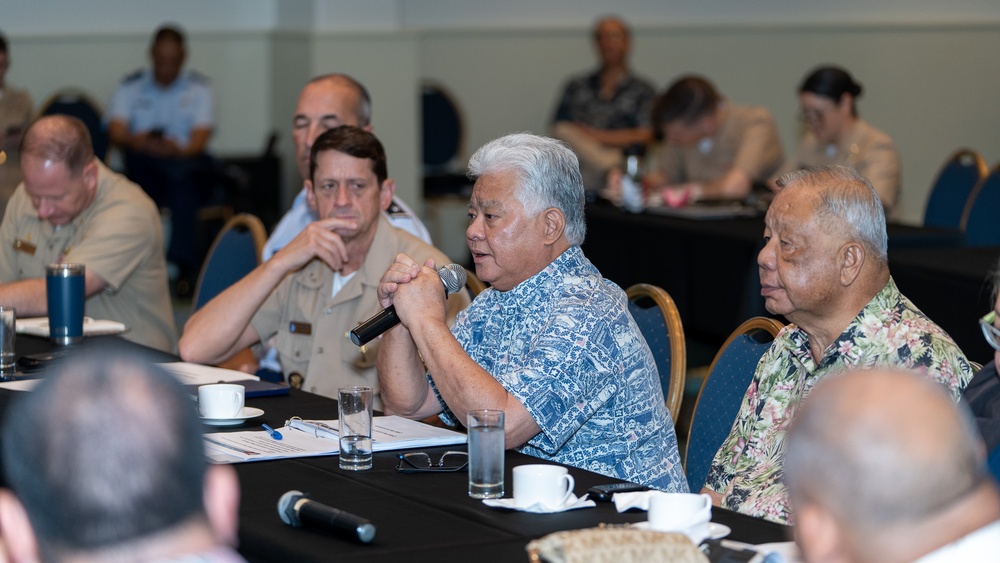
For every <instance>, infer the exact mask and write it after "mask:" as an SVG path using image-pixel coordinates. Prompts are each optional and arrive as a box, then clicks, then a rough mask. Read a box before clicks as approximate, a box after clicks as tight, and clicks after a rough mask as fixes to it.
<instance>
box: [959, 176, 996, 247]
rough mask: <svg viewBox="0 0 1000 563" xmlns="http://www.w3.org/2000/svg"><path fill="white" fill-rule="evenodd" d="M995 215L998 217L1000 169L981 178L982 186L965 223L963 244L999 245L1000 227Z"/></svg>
mask: <svg viewBox="0 0 1000 563" xmlns="http://www.w3.org/2000/svg"><path fill="white" fill-rule="evenodd" d="M997 217H1000V171H997V170H994V171H993V172H992V173H991V174H990V175H989V176H987V177H986V179H985V180H983V185H982V188H980V190H979V193H978V194H976V200H975V201H974V202H973V204H972V209H971V210H970V212H969V220H968V222H967V223H966V225H965V244H966V245H967V246H997V245H1000V229H998V228H997V225H996V221H997Z"/></svg>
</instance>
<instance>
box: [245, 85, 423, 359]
mask: <svg viewBox="0 0 1000 563" xmlns="http://www.w3.org/2000/svg"><path fill="white" fill-rule="evenodd" d="M371 121H372V100H371V96H370V95H369V94H368V89H367V88H365V87H364V85H363V84H361V83H360V82H358V81H357V80H355V79H354V78H352V77H350V76H348V75H346V74H324V75H322V76H317V77H316V78H313V79H312V80H310V81H309V82H308V83H306V85H305V86H304V87H303V88H302V91H301V92H300V93H299V99H298V102H297V103H296V105H295V116H294V118H293V119H292V140H293V141H294V142H295V163H296V165H297V166H298V169H299V174H300V176H301V177H302V181H303V182H305V181H306V180H307V179H308V178H309V159H310V153H311V152H312V146H313V143H315V142H316V138H317V137H319V136H320V135H321V134H322V133H323V132H324V131H329V130H330V129H333V128H334V127H339V126H341V125H351V126H353V127H359V128H361V129H364V130H365V131H368V132H369V133H371V132H373V131H374V128H373V127H372V123H371ZM388 181H389V182H393V180H392V179H389V180H388ZM308 193H309V188H307V187H304V186H303V188H302V190H301V191H300V192H299V193H298V195H296V196H295V200H294V201H293V202H292V206H291V208H289V210H288V211H287V212H285V214H284V215H283V216H282V217H281V220H280V221H278V224H277V225H275V227H274V230H272V231H271V234H270V236H268V238H267V242H265V243H264V250H263V259H264V261H267V260H270V259H271V257H272V256H274V253H275V252H277V251H279V250H281V249H282V248H283V247H284V246H285V245H286V244H288V243H289V242H291V241H292V239H294V238H295V237H296V236H298V234H299V233H301V232H302V230H303V229H305V228H306V227H307V226H309V224H310V223H312V222H314V221H317V220H319V215H318V214H317V210H316V209H315V208H314V207H312V206H311V205H310V199H309V197H308ZM382 213H383V214H384V215H385V217H386V219H388V220H389V224H390V225H392V226H393V227H396V228H399V229H402V230H404V231H406V232H408V233H410V234H412V235H413V236H415V237H417V238H419V239H420V240H422V241H424V242H426V243H427V244H431V245H432V244H434V243H433V242H431V235H430V233H429V232H428V231H427V227H425V226H424V224H423V223H422V222H421V221H420V218H419V217H417V215H416V213H414V212H413V210H411V209H410V208H409V206H408V205H406V202H404V201H403V200H402V199H401V198H400V197H399V196H397V195H395V183H393V198H392V202H391V203H390V204H389V207H388V208H387V209H386V210H385V211H383V212H382ZM255 352H256V354H255V355H256V356H257V358H256V359H257V364H258V365H257V367H256V368H254V367H253V366H245V368H241V369H246V370H247V371H257V374H258V375H260V376H261V377H264V378H268V379H270V378H273V377H274V376H275V374H280V373H282V372H283V369H282V367H281V362H280V361H279V360H278V354H277V350H275V348H274V346H273V343H271V342H267V343H265V344H263V345H262V346H261V348H260V349H258V350H256V351H255ZM257 368H260V369H259V370H258V369H257Z"/></svg>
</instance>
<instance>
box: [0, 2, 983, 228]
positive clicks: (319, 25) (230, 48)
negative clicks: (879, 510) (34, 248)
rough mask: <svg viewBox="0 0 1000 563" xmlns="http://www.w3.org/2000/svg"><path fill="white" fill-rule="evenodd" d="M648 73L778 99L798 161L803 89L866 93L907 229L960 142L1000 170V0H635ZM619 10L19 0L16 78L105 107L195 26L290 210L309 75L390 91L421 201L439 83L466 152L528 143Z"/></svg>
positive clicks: (390, 142) (241, 125)
mask: <svg viewBox="0 0 1000 563" xmlns="http://www.w3.org/2000/svg"><path fill="white" fill-rule="evenodd" d="M614 8H615V10H616V11H617V12H618V13H620V14H622V15H623V16H624V17H625V18H626V19H628V20H630V21H631V22H632V23H633V25H634V28H635V49H634V56H633V63H634V66H635V67H636V69H637V70H638V71H639V72H640V73H642V74H644V75H646V76H648V77H649V78H650V79H652V80H653V81H654V82H655V83H656V84H657V86H661V87H662V86H663V85H665V84H666V83H667V82H668V81H669V80H670V79H671V78H673V77H675V76H676V75H677V74H679V73H683V72H689V71H697V72H699V73H702V74H705V75H706V76H708V77H710V78H711V79H713V80H714V81H715V82H716V83H717V85H718V86H719V88H720V89H721V90H722V91H723V92H724V93H725V94H727V95H728V96H729V97H730V98H732V99H733V100H734V101H737V102H741V103H755V104H762V105H765V106H767V107H768V108H769V109H771V111H772V112H773V113H774V115H775V117H776V118H777V120H778V123H779V126H780V128H781V133H782V136H783V141H784V143H785V145H786V148H787V149H788V150H791V149H792V148H793V147H794V144H795V139H796V135H797V132H798V124H797V123H796V121H795V119H794V115H795V111H796V107H795V98H794V90H795V87H796V85H797V84H798V83H799V81H800V80H801V78H802V76H803V74H804V73H805V72H807V71H808V70H809V69H810V68H811V67H813V66H815V65H816V64H819V63H823V62H836V63H839V64H842V65H844V66H846V67H847V68H849V69H850V70H851V71H852V72H853V73H854V74H855V75H856V76H857V78H858V79H859V80H860V81H861V82H862V83H863V84H864V86H865V88H866V93H865V95H864V97H863V98H862V99H861V100H860V102H859V108H860V111H861V113H862V115H863V116H865V117H866V118H867V119H869V121H871V122H872V123H874V124H875V125H876V126H878V127H881V128H883V129H885V130H886V131H887V132H889V133H890V134H891V135H892V136H893V137H895V138H896V140H897V142H898V143H899V145H900V149H901V151H902V155H903V163H904V172H903V173H904V200H903V217H904V219H906V220H909V221H919V219H920V217H921V216H922V214H923V202H924V201H925V199H926V190H927V186H928V184H929V183H930V181H931V178H932V177H933V175H934V172H935V171H936V169H937V167H938V166H939V165H940V163H941V162H942V161H943V160H944V158H945V156H947V154H948V153H949V152H950V151H951V150H953V149H954V148H957V147H959V146H971V147H973V148H977V149H979V150H980V151H981V152H983V153H984V155H985V156H986V157H987V160H988V161H989V162H991V163H992V162H995V161H996V160H997V159H998V158H1000V105H998V104H996V103H995V101H994V100H995V99H996V94H997V92H1000V73H997V72H996V69H995V65H993V66H990V65H989V64H988V62H989V61H991V60H992V55H993V54H995V53H997V52H1000V49H998V47H1000V2H996V1H995V0H952V1H950V2H947V3H943V2H940V1H938V0H881V1H880V2H877V3H876V2H870V1H868V0H841V1H840V2H837V3H832V2H825V3H818V2H809V3H804V2H800V1H798V0H755V1H754V2H739V1H737V0H668V1H664V0H625V1H621V2H617V3H616V4H615V5H614ZM607 11H608V5H607V3H606V2H605V1H603V0H549V1H546V2H544V3H540V2H537V1H535V0H503V1H498V2H491V3H486V2H468V1H466V0H369V1H366V2H357V1H355V0H213V1H211V2H203V1H199V0H173V1H171V2H162V1H158V0H91V1H90V2H87V3H75V2H61V1H56V0H12V1H11V0H8V1H7V2H5V4H4V8H3V19H2V21H0V26H2V29H3V31H4V32H5V33H7V35H8V37H9V38H10V42H11V55H12V58H13V66H12V68H11V71H10V72H9V74H8V80H9V81H10V82H11V83H12V84H15V85H19V86H24V87H27V88H28V89H29V90H30V91H31V92H32V94H33V95H34V96H35V100H36V103H38V102H40V101H42V100H44V99H45V98H46V97H48V96H49V95H50V94H51V93H52V92H54V91H55V90H56V89H58V88H61V87H63V86H69V85H73V86H78V87H82V88H84V89H85V90H88V91H90V92H91V93H92V94H93V95H94V96H95V97H97V98H98V99H99V100H100V101H102V102H104V103H106V101H107V100H108V99H109V97H110V95H111V92H112V91H113V90H114V88H115V86H116V85H117V83H118V81H119V80H120V79H121V77H122V76H123V75H124V74H125V73H127V72H128V71H130V70H132V69H134V68H137V67H139V66H142V65H144V64H146V48H147V45H148V40H149V35H150V33H151V31H152V30H153V29H154V28H155V27H156V26H157V25H159V24H160V23H161V22H164V21H174V22H178V23H180V24H181V25H182V26H184V27H185V28H186V29H187V30H188V31H189V32H190V44H191V45H190V49H189V51H190V65H191V66H192V67H193V68H197V69H199V70H200V71H202V72H204V73H205V74H207V75H209V76H210V77H211V78H212V80H213V83H214V85H215V87H216V89H217V92H218V94H219V101H220V103H219V108H220V110H219V111H220V114H219V127H218V131H217V133H216V136H215V138H214V139H213V143H212V146H213V149H214V150H215V151H216V152H219V153H223V154H225V153H235V152H248V151H256V150H259V149H260V146H261V143H263V140H264V139H265V137H266V136H267V134H268V132H269V131H270V130H272V129H275V128H276V129H277V130H278V131H279V132H280V133H281V135H282V144H281V145H280V146H281V147H282V148H283V149H284V150H285V154H284V156H285V168H286V172H287V174H286V176H287V177H288V179H289V181H290V186H289V187H288V188H287V192H286V198H290V196H291V195H292V194H294V193H295V191H297V189H296V187H295V185H294V183H295V181H296V180H297V178H296V176H297V175H296V174H295V173H294V162H293V161H292V159H291V152H290V147H291V143H290V140H289V138H288V137H289V133H290V128H289V123H290V119H291V114H292V110H293V108H294V103H295V99H296V97H297V93H298V90H299V88H301V86H302V84H303V83H304V82H305V80H306V79H308V77H310V76H313V75H315V74H319V73H322V72H331V71H342V72H348V73H351V74H354V75H356V76H357V77H358V78H359V79H360V80H361V81H362V82H364V83H365V84H366V85H367V86H368V87H369V88H370V90H371V91H372V95H373V97H374V98H375V111H374V115H375V129H376V132H377V133H378V134H379V136H380V137H382V138H383V140H384V141H385V144H386V148H387V151H388V153H389V164H390V171H391V175H392V176H393V177H395V178H396V179H397V180H398V181H399V186H400V192H401V194H402V195H403V197H404V198H405V199H407V200H408V201H412V202H413V203H416V204H418V205H419V202H418V201H417V200H418V194H419V190H418V188H419V166H418V163H419V157H420V153H419V143H418V139H419V131H418V130H417V128H418V127H419V121H418V115H417V112H418V110H419V105H418V104H419V102H418V100H417V94H418V86H419V82H420V80H421V79H422V78H429V79H433V80H435V81H437V82H440V83H443V84H444V85H446V86H447V87H449V88H451V89H452V90H453V91H454V93H455V94H456V96H457V97H458V99H459V102H460V104H461V105H462V107H463V109H464V113H465V116H466V121H467V135H466V140H465V147H464V148H465V151H464V152H465V156H468V154H469V153H470V152H471V151H472V150H474V149H475V148H476V147H478V146H479V145H480V144H482V143H484V142H486V141H488V140H489V139H492V138H493V137H495V136H497V135H500V134H502V133H506V132H509V131H514V130H531V131H539V132H542V131H544V130H545V128H546V125H547V123H548V120H549V117H550V114H551V112H552V109H553V108H552V106H553V104H554V102H555V97H556V95H557V92H558V90H559V87H560V85H561V83H562V82H563V80H565V78H566V77H567V76H568V75H569V74H572V73H575V72H579V71H583V70H586V69H587V68H588V67H590V66H591V65H592V64H593V55H592V53H591V46H590V40H589V28H590V26H591V24H592V22H593V21H594V19H595V18H596V17H598V16H599V15H602V14H604V13H606V12H607Z"/></svg>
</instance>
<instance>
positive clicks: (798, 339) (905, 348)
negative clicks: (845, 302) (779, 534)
mask: <svg viewBox="0 0 1000 563" xmlns="http://www.w3.org/2000/svg"><path fill="white" fill-rule="evenodd" d="M876 365H889V366H895V367H902V368H907V369H914V370H916V371H919V372H922V373H926V374H927V375H929V376H930V377H933V378H934V379H936V380H938V381H940V382H941V383H943V384H944V385H946V386H948V388H949V389H950V390H951V394H952V397H953V398H954V400H955V402H958V400H959V397H960V396H961V392H962V389H964V388H965V386H966V385H967V384H968V383H969V380H970V379H972V367H971V366H970V365H969V362H968V360H966V358H965V355H964V354H963V353H962V351H961V350H960V349H959V348H958V346H957V345H956V344H955V342H954V341H953V340H952V339H951V337H950V336H948V334H947V333H945V331H944V330H942V329H941V327H939V326H937V325H936V324H934V322H933V321H931V320H930V319H928V318H927V317H926V316H925V315H924V314H923V313H922V312H920V310H919V309H917V308H916V307H915V306H914V305H913V303H911V302H910V300H909V299H907V298H906V297H904V296H903V295H902V294H901V293H899V290H898V289H896V283H895V282H894V281H893V280H892V278H889V282H888V283H887V284H886V285H885V287H884V288H882V290H881V291H879V293H878V294H877V295H876V296H875V297H874V298H873V299H872V300H871V301H870V302H869V303H868V305H866V306H865V308H864V309H862V310H861V313H859V314H858V316H857V317H855V318H854V320H853V321H851V324H849V325H848V326H847V329H846V330H845V331H844V332H843V334H841V335H840V337H839V338H838V339H837V341H836V342H835V343H834V344H832V345H831V346H830V347H829V348H827V349H826V351H825V352H824V353H823V357H822V358H821V359H820V361H819V362H818V363H817V362H816V361H815V359H814V358H813V357H812V353H811V352H810V350H809V337H808V335H807V334H806V333H805V332H804V331H803V330H801V329H800V328H798V327H797V326H795V325H793V324H790V325H788V326H786V327H785V328H784V329H782V331H781V332H780V333H778V337H777V338H776V339H775V341H774V343H773V344H772V345H771V347H770V348H769V349H768V350H767V352H765V353H764V356H763V357H762V358H761V360H760V363H758V364H757V369H756V371H755V372H754V378H753V381H752V382H751V383H750V387H749V389H747V394H746V397H745V398H744V400H743V404H742V405H741V406H740V411H739V414H738V415H737V417H736V422H735V423H734V424H733V429H732V431H731V432H730V434H729V437H728V438H727V439H726V441H725V442H723V443H722V447H720V448H719V451H718V452H717V453H716V454H715V459H714V460H713V461H712V468H711V469H710V470H709V473H708V479H707V481H706V483H705V486H706V487H707V488H708V489H710V490H712V491H715V492H718V493H721V494H722V495H723V500H722V506H724V507H726V508H729V509H731V510H736V511H739V512H742V513H744V514H749V515H752V516H757V517H761V518H766V519H768V520H773V521H775V522H781V523H786V522H788V521H789V519H790V517H791V512H790V508H789V504H788V495H787V492H786V490H785V486H784V484H783V483H782V476H783V470H782V457H783V456H784V450H785V444H784V441H785V430H786V428H787V426H788V423H789V422H790V421H791V419H792V417H793V416H794V415H795V411H796V409H797V408H798V406H799V404H800V402H801V401H802V399H804V398H805V397H806V396H807V395H808V394H809V391H810V390H811V389H812V388H813V386H814V385H815V384H816V382H817V381H819V379H820V378H821V377H823V376H825V375H827V374H830V373H834V372H837V371H841V370H844V369H847V368H852V367H872V366H876ZM831 423H835V422H833V421H831Z"/></svg>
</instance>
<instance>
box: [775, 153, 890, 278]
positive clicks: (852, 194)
mask: <svg viewBox="0 0 1000 563" xmlns="http://www.w3.org/2000/svg"><path fill="white" fill-rule="evenodd" d="M799 183H802V184H805V185H810V186H814V187H817V188H822V191H821V193H820V197H821V202H820V205H819V207H818V208H817V209H816V212H817V215H818V217H819V218H820V219H821V220H822V224H823V225H824V228H826V229H828V230H829V229H831V228H832V227H834V226H835V225H834V224H833V223H832V222H831V221H830V220H834V221H839V222H840V224H841V226H842V227H843V228H844V229H845V231H847V232H846V233H845V234H847V235H848V236H849V237H850V238H852V239H856V240H858V241H859V242H861V243H862V244H863V245H864V246H865V248H866V249H867V250H868V251H869V252H870V253H872V255H874V256H875V258H876V259H877V260H878V261H879V262H880V263H882V264H883V265H884V264H886V263H887V262H888V259H889V258H888V247H889V242H888V236H887V235H886V232H885V209H884V208H883V207H882V202H881V201H880V200H879V198H878V192H876V191H875V188H873V187H872V183H871V182H869V181H868V178H865V177H864V176H862V175H861V174H859V173H858V171H857V170H855V169H853V168H850V167H847V166H816V167H813V168H804V169H802V170H796V171H794V172H789V173H787V174H785V175H783V176H781V177H780V178H778V182H777V184H778V187H781V188H785V187H788V186H791V185H793V184H799Z"/></svg>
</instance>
